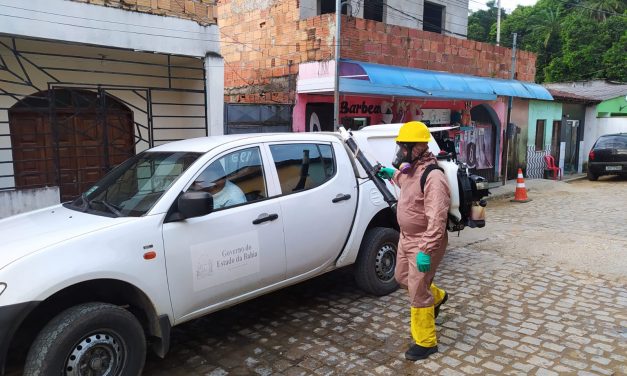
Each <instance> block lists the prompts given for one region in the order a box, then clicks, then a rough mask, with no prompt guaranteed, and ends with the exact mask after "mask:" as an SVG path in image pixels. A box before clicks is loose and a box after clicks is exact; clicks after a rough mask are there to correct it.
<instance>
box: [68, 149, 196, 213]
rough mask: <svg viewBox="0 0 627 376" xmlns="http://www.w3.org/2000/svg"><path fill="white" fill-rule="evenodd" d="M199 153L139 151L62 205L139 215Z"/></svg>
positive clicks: (102, 211) (147, 208)
mask: <svg viewBox="0 0 627 376" xmlns="http://www.w3.org/2000/svg"><path fill="white" fill-rule="evenodd" d="M200 155H201V154H200V153H188V152H144V153H141V154H138V155H136V156H134V157H133V158H131V159H129V160H127V161H126V162H124V163H122V164H121V165H119V166H118V167H116V168H114V169H113V170H112V171H111V172H109V173H108V174H107V175H105V176H104V177H103V178H102V179H101V180H100V181H99V182H97V183H96V184H95V185H94V186H93V187H91V188H90V189H89V190H87V192H85V193H83V194H82V195H81V197H79V198H77V199H76V200H74V201H72V202H71V203H67V204H65V206H66V207H68V208H70V209H74V210H81V211H84V212H90V213H93V214H99V215H106V216H112V217H122V216H124V217H139V216H142V215H144V214H146V212H148V210H150V208H152V206H153V205H154V204H155V203H156V202H157V200H159V198H160V197H161V196H162V195H163V192H165V191H166V190H167V189H168V188H169V187H170V186H171V185H172V183H174V181H175V180H176V179H177V178H178V177H179V176H181V174H182V173H183V171H185V170H186V169H187V168H188V167H189V166H190V165H191V164H192V163H194V161H196V159H198V157H199V156H200Z"/></svg>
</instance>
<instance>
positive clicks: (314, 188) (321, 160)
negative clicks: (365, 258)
mask: <svg viewBox="0 0 627 376" xmlns="http://www.w3.org/2000/svg"><path fill="white" fill-rule="evenodd" d="M268 146H269V149H270V154H271V155H272V159H273V161H274V166H275V171H273V172H275V173H276V174H277V176H278V181H279V183H280V187H281V196H280V198H279V202H280V203H281V212H282V213H283V226H284V228H285V253H286V263H287V278H290V277H294V276H298V275H301V274H304V273H307V272H310V271H312V270H314V269H316V268H319V267H322V266H328V265H329V264H331V263H332V262H333V261H334V260H335V259H336V258H337V256H338V255H339V254H340V252H341V250H342V247H343V246H344V244H345V242H346V239H347V237H348V235H349V232H350V229H351V225H352V222H353V217H354V215H355V209H356V205H357V183H356V179H355V175H354V172H353V169H352V165H351V163H350V160H349V159H348V158H349V157H348V155H347V154H346V151H345V149H344V148H343V146H342V145H340V144H339V143H332V142H328V143H313V142H290V143H273V144H269V145H268Z"/></svg>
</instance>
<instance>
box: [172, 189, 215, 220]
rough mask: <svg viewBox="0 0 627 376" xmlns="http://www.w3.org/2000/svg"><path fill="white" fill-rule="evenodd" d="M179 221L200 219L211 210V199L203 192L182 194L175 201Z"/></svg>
mask: <svg viewBox="0 0 627 376" xmlns="http://www.w3.org/2000/svg"><path fill="white" fill-rule="evenodd" d="M177 205H178V212H179V213H180V215H181V217H182V218H181V219H186V218H194V217H201V216H203V215H207V214H209V213H211V211H212V210H213V197H212V196H211V195H210V194H209V193H207V192H203V191H192V192H184V193H183V194H181V195H180V196H179V198H178V200H177Z"/></svg>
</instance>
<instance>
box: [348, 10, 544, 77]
mask: <svg viewBox="0 0 627 376" xmlns="http://www.w3.org/2000/svg"><path fill="white" fill-rule="evenodd" d="M341 43H342V50H341V53H340V56H342V57H343V58H348V59H354V60H359V61H366V62H370V63H377V64H387V65H399V66H406V67H411V68H420V69H429V70H436V71H446V72H452V73H461V74H471V75H474V76H481V77H495V78H510V67H511V61H512V50H511V49H509V48H505V47H497V46H495V45H492V44H489V43H481V42H476V41H472V40H465V39H458V38H453V37H449V36H444V35H441V34H437V33H431V32H428V31H422V30H416V29H410V28H406V27H401V26H390V25H385V24H383V23H381V22H375V21H371V20H365V19H361V18H352V19H349V18H347V17H344V18H343V19H342V36H341ZM517 55H518V56H517V61H516V73H517V79H518V80H521V81H528V82H533V81H534V78H535V74H536V55H535V54H533V53H531V52H527V51H522V50H518V51H517Z"/></svg>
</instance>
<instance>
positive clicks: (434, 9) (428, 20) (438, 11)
mask: <svg viewBox="0 0 627 376" xmlns="http://www.w3.org/2000/svg"><path fill="white" fill-rule="evenodd" d="M422 19H423V20H424V21H423V24H422V30H424V31H432V32H434V33H440V34H442V28H443V26H444V7H443V6H442V5H438V4H433V3H428V2H426V1H425V10H424V15H423V17H422Z"/></svg>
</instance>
